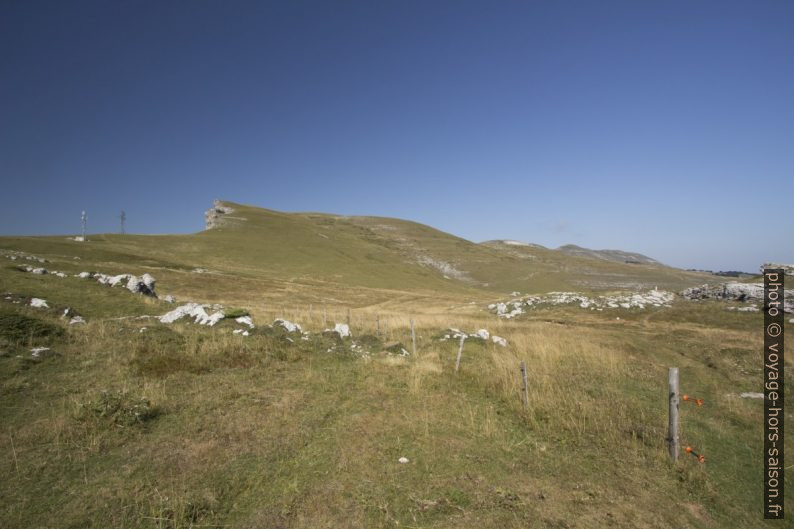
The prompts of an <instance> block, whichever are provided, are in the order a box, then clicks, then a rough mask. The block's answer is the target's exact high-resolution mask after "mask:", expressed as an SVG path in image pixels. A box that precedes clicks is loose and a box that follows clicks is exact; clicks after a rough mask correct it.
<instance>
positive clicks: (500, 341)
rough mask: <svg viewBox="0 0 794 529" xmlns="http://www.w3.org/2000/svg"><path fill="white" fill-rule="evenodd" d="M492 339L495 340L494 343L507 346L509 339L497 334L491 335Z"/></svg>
mask: <svg viewBox="0 0 794 529" xmlns="http://www.w3.org/2000/svg"><path fill="white" fill-rule="evenodd" d="M491 340H493V343H495V344H497V345H501V346H502V347H507V340H505V339H504V338H502V337H501V336H496V335H494V336H491Z"/></svg>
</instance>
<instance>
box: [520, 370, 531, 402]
mask: <svg viewBox="0 0 794 529" xmlns="http://www.w3.org/2000/svg"><path fill="white" fill-rule="evenodd" d="M521 382H522V384H523V388H522V389H523V390H524V407H525V408H528V407H529V384H527V364H525V363H524V361H523V360H522V361H521Z"/></svg>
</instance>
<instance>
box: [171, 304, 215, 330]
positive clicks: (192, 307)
mask: <svg viewBox="0 0 794 529" xmlns="http://www.w3.org/2000/svg"><path fill="white" fill-rule="evenodd" d="M206 308H208V307H207V306H206V305H199V304H198V303H187V304H185V305H182V306H180V307H177V308H175V309H174V310H172V311H171V312H168V313H166V314H163V315H162V316H160V321H161V322H162V323H173V322H175V321H177V320H179V319H182V318H184V317H190V318H193V320H194V321H195V322H196V323H198V324H199V325H209V326H210V327H212V326H213V325H215V324H216V323H218V322H219V321H221V320H222V319H223V318H224V315H223V312H221V311H217V312H214V313H213V314H212V315H210V314H207V311H206V310H205V309H206Z"/></svg>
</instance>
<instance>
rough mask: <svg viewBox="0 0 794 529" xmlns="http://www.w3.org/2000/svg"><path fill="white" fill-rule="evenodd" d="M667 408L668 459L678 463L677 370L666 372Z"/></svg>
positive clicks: (671, 369) (672, 368)
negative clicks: (668, 413)
mask: <svg viewBox="0 0 794 529" xmlns="http://www.w3.org/2000/svg"><path fill="white" fill-rule="evenodd" d="M667 384H668V387H669V393H668V397H667V398H668V401H669V402H668V408H669V411H670V417H669V422H668V425H667V436H668V437H667V442H668V443H669V445H668V448H669V450H670V459H672V460H673V461H678V451H679V446H678V403H679V397H678V368H677V367H671V368H670V369H669V370H668V372H667Z"/></svg>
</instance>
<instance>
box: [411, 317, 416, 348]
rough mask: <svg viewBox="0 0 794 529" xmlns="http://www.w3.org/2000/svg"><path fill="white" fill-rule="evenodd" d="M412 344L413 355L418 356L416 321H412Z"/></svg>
mask: <svg viewBox="0 0 794 529" xmlns="http://www.w3.org/2000/svg"><path fill="white" fill-rule="evenodd" d="M411 344H412V347H413V355H414V356H416V333H415V332H414V320H411Z"/></svg>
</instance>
